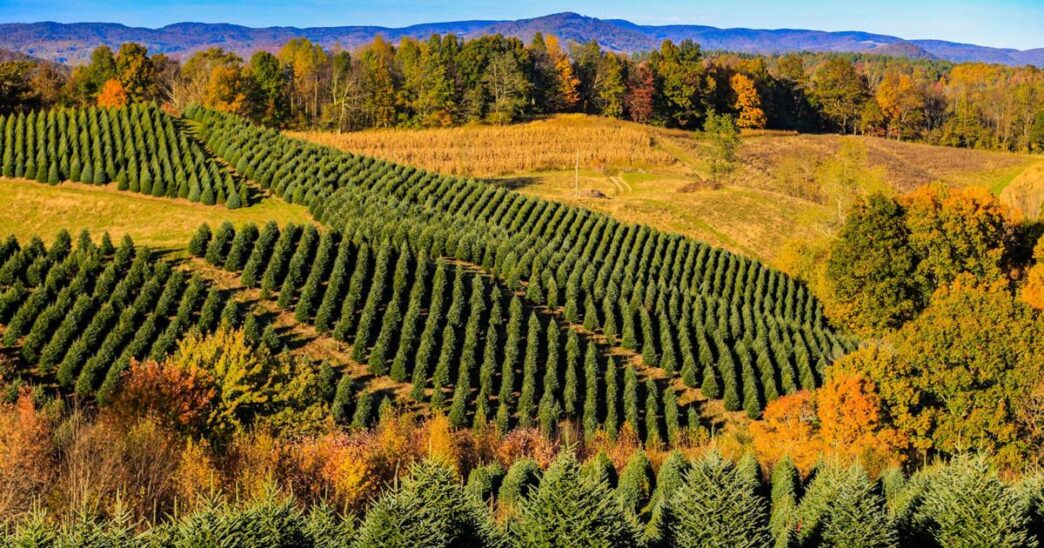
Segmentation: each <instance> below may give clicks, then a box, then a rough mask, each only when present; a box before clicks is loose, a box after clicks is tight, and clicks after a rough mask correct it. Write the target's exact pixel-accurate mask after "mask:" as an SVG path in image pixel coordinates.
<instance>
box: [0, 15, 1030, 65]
mask: <svg viewBox="0 0 1044 548" xmlns="http://www.w3.org/2000/svg"><path fill="white" fill-rule="evenodd" d="M537 32H541V33H545V34H554V35H556V36H558V37H559V38H561V39H562V40H564V41H575V42H586V41H589V40H597V41H598V43H599V44H601V45H602V46H603V47H604V48H606V49H609V50H613V51H619V52H624V53H631V52H637V51H646V50H650V49H655V48H657V47H659V45H660V43H661V42H662V41H663V40H667V39H670V40H673V41H675V42H677V41H680V40H685V39H691V40H694V41H696V42H697V43H699V44H700V46H701V47H703V48H704V49H708V50H726V51H734V52H739V53H760V54H772V53H786V52H791V51H810V52H852V53H877V54H883V55H893V56H902V57H912V58H925V59H942V60H947V61H953V62H965V61H981V62H988V63H998V64H1005V65H1013V66H1016V65H1036V66H1044V47H1042V48H1035V49H1028V50H1017V49H1013V48H994V47H987V46H979V45H975V44H967V43H959V42H950V41H946V40H935V39H915V40H906V39H903V38H898V37H895V36H890V35H886V34H876V33H870V32H863V31H854V30H850V31H819V30H810V29H790V28H780V29H751V28H742V27H738V28H719V27H713V26H707V25H679V24H674V25H639V24H636V23H632V22H630V21H627V20H624V19H598V18H595V17H587V16H584V15H579V14H576V13H572V12H562V13H555V14H550V15H545V16H541V17H535V18H530V19H517V20H483V19H474V20H465V21H447V22H433V23H421V24H417V25H410V26H406V27H398V28H393V27H383V26H377V25H353V26H337V27H294V26H275V27H263V28H256V27H247V26H243V25H236V24H233V23H198V22H179V23H172V24H169V25H165V26H162V27H159V28H154V29H153V28H145V27H131V26H127V25H122V24H120V23H101V22H97V23H96V22H85V23H55V22H48V21H44V22H38V23H3V24H0V48H3V49H8V50H11V51H15V52H19V53H23V54H26V55H31V56H34V57H39V58H43V59H48V60H52V61H58V62H62V63H70V64H77V63H82V62H85V61H86V60H87V59H88V58H89V56H90V51H91V50H92V49H93V48H94V47H97V46H98V45H101V44H105V45H108V46H110V47H116V46H118V45H119V44H120V43H122V42H127V41H134V42H140V43H143V44H145V45H146V46H147V47H148V48H149V50H150V51H153V52H156V53H165V54H168V55H171V56H173V57H176V58H184V57H188V56H189V55H191V54H192V53H194V52H196V51H199V50H203V49H207V48H210V47H223V48H225V49H228V50H230V51H233V52H235V53H237V54H240V55H243V56H246V55H249V54H250V53H253V52H254V51H257V50H269V51H271V50H274V49H277V48H279V47H280V46H281V45H282V44H283V43H285V42H286V41H288V40H290V39H292V38H297V37H305V38H308V39H309V40H312V41H313V42H316V43H318V44H320V45H322V46H323V47H326V48H330V47H336V46H339V47H343V48H347V49H353V48H356V47H358V46H360V45H362V44H365V43H367V42H369V41H371V40H373V38H374V37H376V36H377V35H382V36H384V37H385V38H387V39H389V40H393V41H397V40H399V39H401V38H404V37H412V38H418V39H425V38H427V37H428V36H430V35H431V34H457V35H460V36H462V37H465V38H474V37H477V36H482V35H486V34H496V33H500V34H504V35H506V36H513V37H517V38H520V39H522V40H525V41H528V40H529V39H531V38H532V36H533V35H534V34H536V33H537Z"/></svg>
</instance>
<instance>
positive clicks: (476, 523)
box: [354, 460, 503, 548]
mask: <svg viewBox="0 0 1044 548" xmlns="http://www.w3.org/2000/svg"><path fill="white" fill-rule="evenodd" d="M502 543H503V539H502V537H501V533H500V531H499V529H498V528H497V527H496V525H495V523H494V522H493V517H492V515H490V513H489V510H488V508H487V507H486V506H485V505H484V504H482V502H481V500H480V499H479V498H477V497H473V496H471V495H469V494H468V493H467V492H465V490H464V488H463V487H461V485H460V484H459V483H458V481H457V479H456V475H455V472H454V471H453V470H451V469H450V468H448V467H447V466H445V465H443V464H440V463H437V462H434V461H430V460H428V461H423V462H420V463H418V464H415V465H414V466H413V468H412V469H411V470H410V475H409V476H408V477H407V478H406V479H405V480H404V481H403V483H402V486H401V487H399V488H397V489H395V490H392V491H390V492H388V493H386V494H385V495H384V496H382V497H381V498H380V499H378V500H377V502H376V503H374V505H373V507H372V508H370V510H369V511H368V512H367V513H366V519H365V520H364V521H363V523H362V525H361V526H360V527H359V531H358V536H357V539H356V541H355V544H354V545H355V546H358V547H359V548H364V547H381V548H386V547H397V548H414V547H420V546H480V547H481V546H499V545H501V544H502Z"/></svg>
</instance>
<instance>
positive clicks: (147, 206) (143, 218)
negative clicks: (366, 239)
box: [0, 178, 313, 249]
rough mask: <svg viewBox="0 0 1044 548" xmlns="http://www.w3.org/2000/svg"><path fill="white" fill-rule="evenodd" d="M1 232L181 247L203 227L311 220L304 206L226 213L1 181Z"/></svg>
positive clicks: (101, 191)
mask: <svg viewBox="0 0 1044 548" xmlns="http://www.w3.org/2000/svg"><path fill="white" fill-rule="evenodd" d="M0 203H3V204H4V206H5V207H4V208H3V212H2V213H0V233H3V234H10V235H13V236H16V237H17V238H18V239H19V240H22V241H29V240H30V239H31V238H32V237H33V236H38V237H40V238H42V239H43V240H44V241H48V242H49V241H51V240H53V239H54V236H55V235H56V234H57V233H58V231H60V230H62V229H69V230H72V229H77V230H79V229H86V230H88V231H90V232H91V233H92V234H101V233H102V232H106V231H107V232H108V233H109V235H110V236H111V237H112V238H113V239H114V240H116V241H118V240H119V239H120V238H122V237H123V236H124V235H126V234H129V235H131V237H132V238H134V241H135V242H136V243H139V244H142V245H147V246H150V247H154V248H165V249H171V248H177V249H180V248H183V247H184V246H185V242H187V241H188V240H189V238H191V237H192V235H193V234H194V233H195V232H196V229H197V228H199V225H200V224H202V223H210V224H213V225H219V224H221V223H222V222H224V221H229V222H232V223H235V224H237V225H238V224H243V223H266V222H268V221H269V220H274V221H276V222H278V223H280V224H285V223H310V222H313V221H312V220H311V217H310V216H309V215H308V210H307V209H305V208H304V207H301V206H298V205H293V204H288V203H286V202H284V201H282V200H277V199H272V198H269V199H265V200H262V201H261V202H259V203H257V204H255V205H252V206H250V207H248V208H241V209H226V208H221V207H214V206H207V205H203V204H197V203H192V202H189V201H188V200H172V199H169V198H156V197H152V196H146V195H143V194H136V193H131V192H123V191H120V190H117V189H116V188H115V185H112V184H110V185H101V186H99V185H88V184H82V183H72V182H65V183H62V184H61V185H58V186H49V185H46V184H40V183H38V182H36V181H29V180H25V179H8V178H2V179H0Z"/></svg>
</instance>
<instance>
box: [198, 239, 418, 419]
mask: <svg viewBox="0 0 1044 548" xmlns="http://www.w3.org/2000/svg"><path fill="white" fill-rule="evenodd" d="M188 265H190V268H189V269H190V270H191V271H192V272H198V273H199V274H200V275H202V276H203V277H204V278H206V279H207V280H208V281H210V282H211V283H213V284H214V285H215V286H217V287H218V288H219V289H222V290H225V291H229V292H230V293H231V294H232V297H233V298H234V299H235V300H236V302H238V303H239V304H240V305H241V306H243V307H244V308H246V309H255V310H257V309H260V310H261V311H263V313H264V314H265V315H268V316H271V317H272V324H273V325H274V326H275V328H276V331H277V332H278V333H279V334H280V337H281V338H282V339H283V340H284V341H286V342H287V343H288V346H289V347H290V349H291V352H293V353H300V354H304V355H305V356H308V357H309V358H312V359H315V360H330V361H332V362H335V363H337V364H340V365H341V366H342V367H344V370H345V373H346V374H348V375H350V376H351V377H352V380H353V384H356V386H360V385H361V386H364V387H365V388H364V389H365V390H370V391H373V392H384V393H387V394H390V395H391V396H392V397H393V399H394V400H395V401H396V403H399V404H400V405H406V406H407V408H409V409H410V410H413V411H422V410H424V406H423V405H422V404H419V403H418V402H416V401H415V400H413V399H412V398H411V397H410V391H411V390H412V388H413V385H412V384H410V383H406V382H397V381H394V380H392V379H391V377H388V376H386V375H382V376H374V375H372V374H371V373H370V371H369V368H368V366H367V365H366V364H361V363H358V362H356V361H355V360H353V359H352V358H351V345H349V344H346V343H343V342H341V341H338V340H336V339H334V338H333V337H331V336H329V334H325V333H319V332H318V331H316V329H315V328H314V327H312V326H311V325H308V324H304V323H301V322H298V321H297V320H296V319H295V318H294V314H293V311H292V310H283V309H282V308H279V306H278V305H277V304H276V299H275V298H274V297H269V298H268V299H265V298H262V296H261V291H260V290H259V289H257V288H251V287H245V286H244V285H243V284H242V282H241V281H240V279H239V275H237V274H235V273H233V272H228V271H226V270H222V269H220V268H217V267H215V266H214V265H212V264H210V263H208V262H207V261H206V260H204V259H199V258H193V259H191V260H190V261H189V262H188Z"/></svg>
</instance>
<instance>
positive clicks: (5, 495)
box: [0, 389, 54, 521]
mask: <svg viewBox="0 0 1044 548" xmlns="http://www.w3.org/2000/svg"><path fill="white" fill-rule="evenodd" d="M50 436H51V424H50V422H49V421H48V420H47V419H46V418H45V417H44V416H43V415H42V414H41V413H40V411H39V410H38V409H36V407H35V406H34V405H33V400H32V397H31V396H30V393H29V391H28V390H27V389H23V390H22V391H21V392H20V393H19V394H18V399H17V400H15V402H14V403H13V404H0V521H6V520H8V519H10V518H13V517H15V516H17V515H19V514H21V513H23V512H25V511H26V510H28V509H29V507H30V505H31V504H32V500H33V498H34V497H37V496H40V495H41V494H42V489H43V488H45V487H47V486H48V485H49V484H50V483H51V481H52V480H53V474H54V467H53V464H54V463H53V456H52V453H51V441H50Z"/></svg>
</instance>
